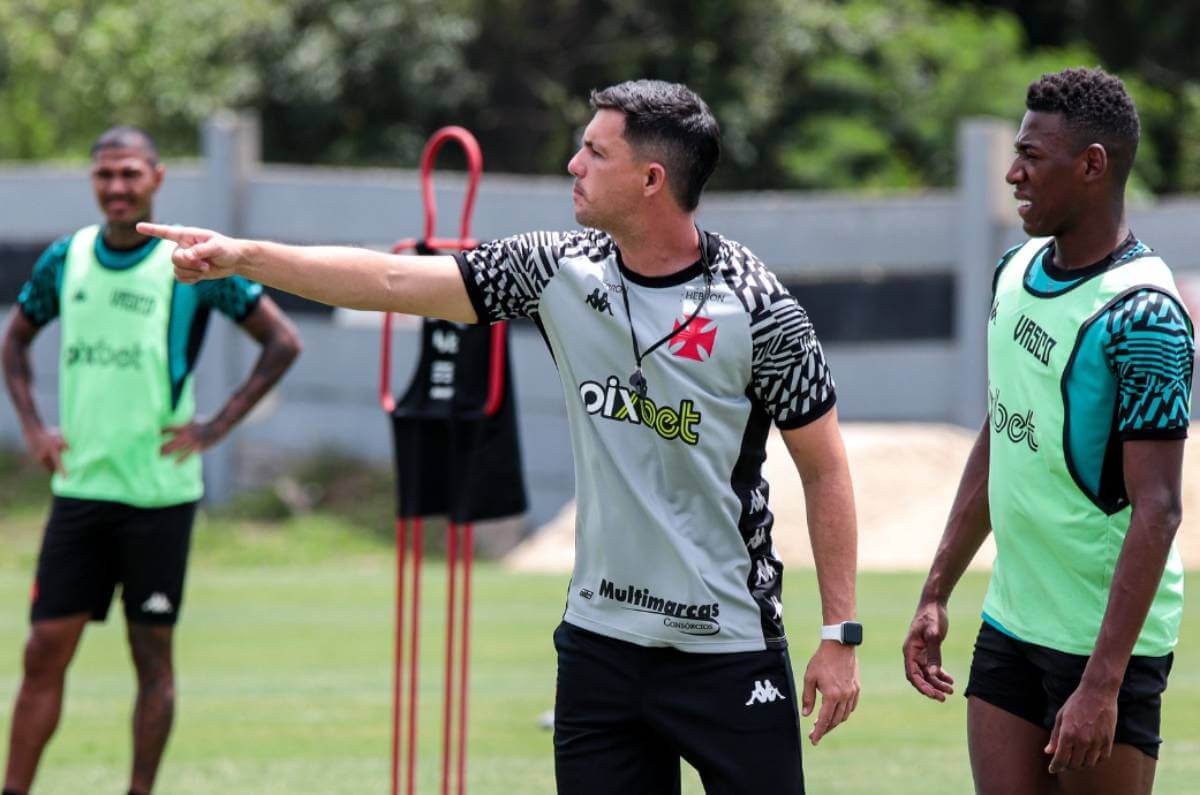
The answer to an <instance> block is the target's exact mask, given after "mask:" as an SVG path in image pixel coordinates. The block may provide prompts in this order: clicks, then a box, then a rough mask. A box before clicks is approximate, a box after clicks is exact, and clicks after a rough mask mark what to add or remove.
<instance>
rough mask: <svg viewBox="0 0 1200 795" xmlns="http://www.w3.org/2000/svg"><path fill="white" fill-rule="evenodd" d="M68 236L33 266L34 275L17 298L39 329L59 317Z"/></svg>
mask: <svg viewBox="0 0 1200 795" xmlns="http://www.w3.org/2000/svg"><path fill="white" fill-rule="evenodd" d="M72 237H74V235H65V236H63V237H60V238H59V239H58V240H56V241H54V242H53V243H52V244H50V247H49V248H47V249H46V250H45V251H43V252H42V255H41V256H40V257H38V261H37V263H36V264H35V265H34V266H33V274H32V275H31V276H30V277H29V281H27V282H25V285H24V286H23V287H22V288H21V292H20V294H19V295H18V296H17V306H19V307H21V313H22V314H23V315H25V317H26V318H28V319H29V322H30V323H32V324H33V325H35V326H38V327H39V328H40V327H41V326H44V325H46V324H47V323H49V322H50V321H51V320H54V318H56V317H58V293H59V290H60V289H61V288H62V274H63V268H64V267H65V265H66V262H67V250H68V249H69V248H70V247H71V238H72Z"/></svg>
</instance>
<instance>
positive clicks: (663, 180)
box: [642, 162, 667, 196]
mask: <svg viewBox="0 0 1200 795" xmlns="http://www.w3.org/2000/svg"><path fill="white" fill-rule="evenodd" d="M666 186H667V170H666V169H665V168H663V165H662V163H654V162H651V163H650V165H649V166H647V167H646V172H645V175H644V177H643V182H642V195H643V196H653V195H654V194H655V193H658V192H659V191H660V190H663V189H664V188H666Z"/></svg>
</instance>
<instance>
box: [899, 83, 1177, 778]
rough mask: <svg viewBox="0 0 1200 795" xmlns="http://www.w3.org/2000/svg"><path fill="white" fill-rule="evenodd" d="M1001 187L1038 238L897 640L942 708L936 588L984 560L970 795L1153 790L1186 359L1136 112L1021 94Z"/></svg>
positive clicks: (1114, 89)
mask: <svg viewBox="0 0 1200 795" xmlns="http://www.w3.org/2000/svg"><path fill="white" fill-rule="evenodd" d="M1026 107H1027V109H1028V112H1027V113H1026V114H1025V117H1024V120H1023V121H1022V123H1021V128H1020V130H1019V132H1018V133H1017V139H1016V157H1015V159H1014V161H1013V164H1012V167H1011V168H1010V169H1009V171H1008V175H1007V181H1008V182H1009V183H1010V184H1011V185H1012V186H1013V187H1014V189H1015V195H1016V198H1017V201H1018V202H1019V203H1020V204H1019V206H1018V213H1019V214H1020V216H1021V218H1022V220H1023V222H1024V229H1025V232H1026V233H1027V234H1029V235H1030V236H1031V238H1032V239H1031V240H1029V241H1028V242H1026V243H1025V244H1023V245H1020V246H1017V247H1016V248H1014V249H1012V250H1010V251H1009V252H1007V253H1006V254H1005V255H1004V256H1003V257H1002V258H1001V260H1000V263H999V266H998V267H997V269H996V275H995V277H994V282H993V300H992V306H991V312H990V313H989V316H988V320H987V323H988V407H987V419H986V421H985V422H984V425H983V428H982V429H981V431H980V434H979V437H978V439H977V441H976V443H975V446H974V448H973V450H972V451H971V454H970V456H969V458H968V460H967V464H966V467H965V470H964V472H963V475H962V480H961V482H960V484H959V488H958V494H957V496H956V497H955V500H954V504H953V506H952V508H951V510H950V518H949V520H948V522H947V524H946V530H945V533H944V535H943V536H942V541H941V544H940V546H939V547H938V551H937V554H936V556H935V558H934V561H933V564H932V566H931V568H930V572H929V577H928V579H927V580H926V582H925V586H924V589H923V591H922V593H921V598H920V602H919V604H918V607H917V612H916V616H915V617H914V619H913V622H912V626H911V628H910V630H909V634H908V638H907V640H906V642H905V644H904V661H905V673H906V676H907V677H908V680H909V681H910V682H911V683H912V685H913V686H914V687H915V688H916V689H917V690H918V691H919V692H921V693H923V694H924V695H926V696H928V697H930V698H933V699H936V700H938V701H944V700H945V697H946V695H948V694H950V693H952V692H953V684H954V680H953V678H952V677H951V676H950V675H949V674H947V673H946V672H945V670H944V669H943V668H942V654H941V645H942V641H943V640H944V639H945V637H946V632H947V629H948V623H947V617H946V604H947V602H948V600H949V598H950V594H951V592H952V591H953V589H954V586H955V584H956V583H957V582H958V579H959V577H960V576H961V575H962V573H963V571H964V570H965V569H966V567H967V564H968V563H969V562H970V560H971V559H972V558H973V557H974V556H975V553H976V552H977V551H978V549H979V547H980V545H981V544H982V543H983V541H984V539H985V538H986V537H987V535H988V533H989V532H992V533H994V534H995V540H996V551H997V554H996V562H995V566H994V568H993V571H992V578H991V582H990V584H989V587H988V592H987V596H986V597H985V599H984V603H983V625H982V627H981V629H980V631H979V636H978V638H977V640H976V643H975V655H974V659H973V661H972V664H971V672H970V678H969V681H968V684H967V688H966V695H967V697H968V707H967V729H968V745H969V749H970V755H971V769H972V772H973V774H974V778H975V788H976V791H977V792H979V793H983V794H984V795H992V794H993V793H995V794H999V793H1016V792H1019V793H1023V794H1024V793H1028V794H1030V795H1040V794H1041V793H1046V794H1047V795H1048V794H1049V793H1067V795H1071V794H1072V793H1081V794H1082V793H1088V794H1089V795H1106V794H1108V793H1111V794H1112V795H1117V793H1120V795H1142V794H1143V793H1149V792H1150V791H1151V789H1152V786H1153V782H1154V772H1155V766H1156V761H1157V757H1158V750H1159V746H1160V744H1161V742H1162V739H1161V737H1160V736H1159V723H1160V715H1161V706H1162V693H1163V691H1164V690H1165V689H1166V686H1167V675H1168V674H1169V672H1170V670H1171V663H1172V649H1174V647H1175V645H1176V642H1177V641H1178V636H1179V625H1180V617H1181V615H1182V611H1183V570H1182V566H1181V563H1180V558H1179V554H1178V551H1177V550H1176V548H1175V544H1174V537H1175V532H1176V529H1177V528H1178V526H1179V522H1180V515H1181V507H1180V504H1181V497H1180V480H1181V465H1182V458H1183V445H1184V439H1185V437H1186V436H1187V427H1188V416H1189V413H1190V411H1189V402H1190V392H1191V381H1192V360H1193V356H1194V353H1195V343H1194V338H1193V330H1192V323H1191V320H1190V319H1189V317H1188V315H1187V311H1186V309H1185V308H1184V305H1183V302H1182V301H1181V300H1180V297H1179V293H1178V291H1177V290H1176V288H1175V283H1174V280H1173V278H1172V276H1171V272H1170V270H1169V269H1168V268H1167V266H1166V265H1165V264H1164V263H1163V261H1162V260H1161V259H1159V258H1158V257H1156V256H1154V254H1153V253H1152V251H1151V249H1150V248H1149V246H1147V245H1146V244H1145V243H1143V242H1142V241H1141V240H1139V239H1138V238H1137V237H1136V236H1135V235H1134V234H1133V232H1131V231H1130V228H1129V222H1128V220H1127V219H1126V216H1125V185H1126V182H1127V180H1128V177H1129V174H1130V171H1131V169H1132V167H1133V161H1134V156H1135V154H1136V152H1137V145H1138V135H1139V122H1138V116H1137V111H1136V109H1135V108H1134V104H1133V101H1132V100H1131V99H1130V97H1129V95H1128V94H1127V93H1126V91H1125V87H1124V86H1123V85H1122V83H1121V81H1120V80H1118V79H1117V78H1115V77H1113V76H1111V75H1109V74H1106V73H1105V72H1104V71H1102V70H1100V69H1065V70H1063V71H1061V72H1057V73H1054V74H1048V75H1044V76H1042V77H1041V78H1040V79H1039V80H1036V81H1034V82H1033V84H1031V85H1030V87H1029V91H1028V95H1027V98H1026Z"/></svg>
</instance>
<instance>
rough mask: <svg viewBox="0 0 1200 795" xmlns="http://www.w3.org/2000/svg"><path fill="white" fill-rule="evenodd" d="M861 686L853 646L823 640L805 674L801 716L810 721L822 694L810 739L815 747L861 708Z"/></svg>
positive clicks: (809, 662)
mask: <svg viewBox="0 0 1200 795" xmlns="http://www.w3.org/2000/svg"><path fill="white" fill-rule="evenodd" d="M860 690H861V686H860V684H859V680H858V657H857V656H856V655H855V653H854V647H853V646H844V645H842V644H841V643H838V642H837V641H832V640H823V641H821V645H820V646H818V647H817V653H816V654H814V655H813V656H812V659H811V660H809V661H808V668H807V669H805V671H804V695H803V697H802V700H801V712H802V714H803V715H804V716H805V717H807V716H809V715H811V714H812V711H813V708H814V707H815V706H816V701H817V692H818V691H820V693H821V709H820V710H819V711H818V712H817V720H816V722H815V723H814V724H813V730H812V731H811V732H809V735H808V739H809V740H811V741H812V744H813V745H816V744H817V743H819V742H820V741H821V738H822V737H824V736H825V735H826V734H829V733H830V732H831V731H833V730H834V729H835V728H836V727H837V726H838V725H839V724H842V723H845V722H846V719H847V718H849V717H850V713H851V712H853V711H854V709H855V707H857V706H858V694H859V691H860Z"/></svg>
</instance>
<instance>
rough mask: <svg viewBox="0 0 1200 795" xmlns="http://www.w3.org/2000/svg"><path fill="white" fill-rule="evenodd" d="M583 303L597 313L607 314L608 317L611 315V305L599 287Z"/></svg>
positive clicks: (606, 294) (606, 295)
mask: <svg viewBox="0 0 1200 795" xmlns="http://www.w3.org/2000/svg"><path fill="white" fill-rule="evenodd" d="M584 303H585V304H587V305H588V306H590V307H591V308H592V309H595V310H596V311H597V312H607V313H608V314H609V315H612V313H613V311H612V304H611V303H609V300H608V293H606V292H604V291H603V290H601V289H600V288H599V287H597V288H596V289H595V290H592V294H591V295H589V296H588V297H587V298H586V299H584Z"/></svg>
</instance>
